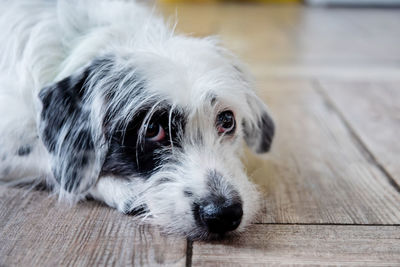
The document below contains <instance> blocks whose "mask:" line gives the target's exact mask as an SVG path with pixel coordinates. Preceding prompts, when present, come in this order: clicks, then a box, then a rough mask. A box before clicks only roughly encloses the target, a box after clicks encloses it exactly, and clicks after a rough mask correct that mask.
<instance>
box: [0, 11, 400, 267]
mask: <svg viewBox="0 0 400 267" xmlns="http://www.w3.org/2000/svg"><path fill="white" fill-rule="evenodd" d="M162 10H163V12H164V13H165V14H172V15H173V14H175V6H163V7H162ZM177 13H178V18H179V24H178V27H177V31H179V32H186V33H192V34H193V35H195V36H206V35H209V34H218V35H220V37H221V39H222V42H223V43H224V44H225V46H227V47H228V48H230V49H231V50H233V51H234V52H235V53H237V54H238V55H239V56H240V57H241V58H242V59H243V60H244V61H245V62H247V64H248V65H249V68H250V70H251V71H252V72H253V74H254V77H255V81H256V84H257V89H258V91H259V94H260V95H261V96H262V97H263V99H264V100H265V102H266V103H268V105H269V106H270V108H271V111H272V113H273V114H274V117H275V118H276V123H277V134H276V139H275V143H274V146H273V149H272V152H271V153H270V154H269V155H266V156H263V157H261V158H256V157H255V156H253V155H252V154H250V153H248V154H247V157H246V159H245V161H246V162H247V166H248V172H249V174H250V175H251V177H252V178H253V179H254V181H255V182H256V183H257V184H258V185H259V186H260V189H261V190H262V191H263V192H264V201H263V209H262V214H261V216H260V218H259V219H258V220H257V221H255V223H254V224H253V225H251V226H250V227H249V229H248V231H247V232H246V233H245V234H243V235H242V236H240V237H238V238H236V239H230V240H224V241H219V242H212V243H205V242H193V243H191V242H187V241H186V240H185V239H182V238H180V237H174V236H163V235H161V234H160V233H159V231H158V230H157V229H155V228H153V227H150V226H143V225H142V226H139V225H137V223H136V222H135V220H134V219H132V217H129V216H124V215H122V214H119V213H118V212H117V211H115V210H112V209H110V208H108V207H106V206H104V205H101V204H98V203H96V202H87V203H82V204H79V205H78V206H76V207H73V208H68V207H65V206H63V205H62V204H57V202H56V200H54V199H53V198H50V197H48V194H47V193H46V192H40V191H35V192H30V193H26V194H24V191H23V190H22V189H17V188H13V189H9V188H5V187H0V266H3V265H4V266H31V265H37V266H57V265H81V266H92V265H120V266H124V265H131V264H136V265H151V266H153V265H174V266H185V265H186V266H200V265H201V266H203V265H209V266H216V265H241V266H254V265H267V264H274V263H275V264H276V263H280V264H283V265H293V264H295V265H296V264H300V265H319V264H322V265H359V266H366V265H370V266H380V265H391V266H395V265H397V266H400V9H399V10H390V9H384V10H375V9H361V10H360V9H340V8H335V9H311V8H308V9H307V8H303V7H299V6H257V5H247V6H240V5H235V4H228V5H206V6H201V5H194V6H190V5H179V6H178V7H177Z"/></svg>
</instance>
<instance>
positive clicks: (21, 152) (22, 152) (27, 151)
mask: <svg viewBox="0 0 400 267" xmlns="http://www.w3.org/2000/svg"><path fill="white" fill-rule="evenodd" d="M31 149H32V148H31V146H29V145H25V146H21V147H20V148H19V149H18V151H17V154H18V156H27V155H29V154H30V153H31Z"/></svg>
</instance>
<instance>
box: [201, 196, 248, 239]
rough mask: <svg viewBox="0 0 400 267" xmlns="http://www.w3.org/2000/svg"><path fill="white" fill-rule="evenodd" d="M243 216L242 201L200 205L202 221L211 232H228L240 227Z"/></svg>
mask: <svg viewBox="0 0 400 267" xmlns="http://www.w3.org/2000/svg"><path fill="white" fill-rule="evenodd" d="M242 216H243V209H242V204H241V203H235V204H230V205H216V204H214V203H211V204H208V205H205V206H200V207H199V217H200V218H199V219H200V222H201V223H202V224H203V225H204V226H206V227H207V229H208V231H210V232H211V233H219V234H222V233H226V232H229V231H233V230H235V229H236V228H238V226H239V224H240V222H241V220H242Z"/></svg>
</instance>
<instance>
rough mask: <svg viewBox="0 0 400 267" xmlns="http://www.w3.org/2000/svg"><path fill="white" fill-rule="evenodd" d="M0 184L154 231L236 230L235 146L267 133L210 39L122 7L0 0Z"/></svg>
mask: <svg viewBox="0 0 400 267" xmlns="http://www.w3.org/2000/svg"><path fill="white" fill-rule="evenodd" d="M0 28H1V31H0V51H1V55H0V70H1V71H0V114H1V120H0V179H1V180H2V181H3V182H6V183H14V184H16V183H20V182H21V183H22V182H32V183H39V182H40V183H42V182H43V183H46V184H47V185H48V186H49V187H50V188H51V189H52V190H53V191H54V192H55V193H56V194H57V195H58V196H59V199H60V200H64V201H67V202H70V203H76V202H77V201H81V200H85V199H86V198H94V199H95V200H98V201H102V202H104V203H106V204H107V205H109V206H110V207H113V208H115V209H117V210H118V211H121V212H123V213H125V214H135V215H136V216H138V217H139V218H142V219H143V220H144V221H145V222H149V223H151V224H154V225H158V226H160V227H161V229H162V230H163V231H164V232H166V233H173V234H178V235H183V236H186V237H187V238H189V239H193V240H195V239H200V240H208V239H213V238H219V237H223V236H225V235H228V234H234V233H238V232H240V231H242V230H243V229H244V228H245V227H246V226H247V225H249V223H250V222H251V220H252V218H253V217H254V216H255V214H256V213H257V211H258V207H259V204H258V203H259V193H258V191H257V188H256V186H255V185H254V184H253V183H251V182H250V181H249V179H248V177H247V175H246V173H245V170H244V166H243V164H242V162H241V160H240V157H241V155H242V150H243V143H244V142H245V143H247V145H248V146H249V147H250V148H251V149H252V150H254V151H255V152H256V153H264V152H267V151H268V150H269V149H270V146H271V142H272V139H273V136H274V129H275V128H274V123H273V120H272V119H271V116H270V115H269V111H268V110H267V107H266V105H265V104H264V103H263V102H262V101H261V100H260V99H259V97H257V95H256V94H255V92H254V91H253V89H252V87H253V82H252V79H251V77H250V75H249V74H248V73H247V71H246V70H245V68H244V67H243V65H242V64H241V63H240V62H239V60H238V59H237V58H236V57H235V56H233V55H232V54H231V53H230V52H229V51H228V50H226V49H224V48H223V47H221V45H220V44H219V42H218V40H217V39H216V38H212V37H208V38H195V37H189V36H184V35H180V34H176V33H175V32H174V25H173V24H169V23H166V22H165V21H164V19H163V18H162V17H161V16H159V15H157V14H155V11H154V10H153V9H152V8H151V7H148V6H145V5H144V4H143V3H137V2H133V1H112V0H109V1H104V0H99V1H94V0H92V1H91V0H86V1H77V0H65V1H63V0H58V1H46V0H29V1H3V2H2V4H1V16H0Z"/></svg>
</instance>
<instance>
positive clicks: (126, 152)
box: [102, 106, 185, 177]
mask: <svg viewBox="0 0 400 267" xmlns="http://www.w3.org/2000/svg"><path fill="white" fill-rule="evenodd" d="M169 110H170V107H169V106H166V107H164V108H162V109H161V110H158V111H156V112H155V113H154V115H153V117H152V120H156V121H157V123H159V124H160V125H161V126H162V127H163V128H164V131H165V134H166V137H165V139H164V140H162V141H160V142H152V141H147V140H144V143H141V144H139V145H138V138H139V136H138V132H139V130H140V127H141V125H142V123H143V120H144V118H145V117H146V114H147V112H148V110H142V111H141V112H139V113H138V114H136V116H135V117H134V118H133V119H132V121H131V123H130V124H129V125H128V127H126V129H124V128H121V129H119V130H117V131H115V132H114V133H113V134H112V137H111V143H110V146H109V151H108V153H107V156H106V160H105V162H104V165H103V169H102V172H103V173H104V174H113V175H118V176H129V175H135V174H139V175H141V176H144V177H146V176H148V175H150V174H151V173H152V172H153V171H154V170H155V169H156V168H157V167H158V166H160V165H161V164H162V163H163V158H165V156H166V155H168V154H169V153H171V141H170V140H171V139H172V142H173V146H174V147H175V148H179V147H180V134H183V129H184V125H185V118H184V116H183V113H182V112H181V111H178V110H174V111H173V114H172V119H171V126H172V129H169ZM170 133H171V135H172V136H170Z"/></svg>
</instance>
